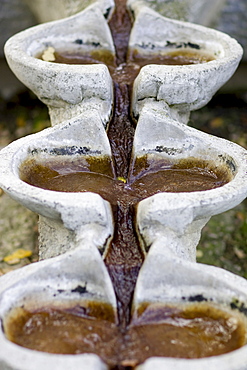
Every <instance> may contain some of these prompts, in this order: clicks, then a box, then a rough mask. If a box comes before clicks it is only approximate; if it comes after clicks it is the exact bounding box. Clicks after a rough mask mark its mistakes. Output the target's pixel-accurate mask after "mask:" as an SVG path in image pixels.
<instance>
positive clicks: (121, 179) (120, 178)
mask: <svg viewBox="0 0 247 370" xmlns="http://www.w3.org/2000/svg"><path fill="white" fill-rule="evenodd" d="M117 180H119V181H122V182H124V183H125V184H126V182H127V180H126V179H125V178H124V177H122V176H118V178H117Z"/></svg>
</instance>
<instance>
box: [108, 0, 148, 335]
mask: <svg viewBox="0 0 247 370" xmlns="http://www.w3.org/2000/svg"><path fill="white" fill-rule="evenodd" d="M115 5H116V8H115V12H114V14H113V16H112V18H111V20H110V22H109V26H110V29H111V32H112V37H113V40H114V44H115V49H116V63H117V68H116V69H115V70H114V73H113V75H112V77H113V81H114V90H115V91H114V96H115V101H114V113H113V118H112V120H111V122H110V125H109V128H108V138H109V141H110V145H111V148H112V153H113V158H114V160H115V171H116V176H117V177H118V178H119V179H122V180H123V181H125V179H127V177H128V170H129V164H130V158H131V150H132V144H133V137H134V131H135V127H134V122H133V121H132V119H131V116H130V95H131V89H132V83H133V80H134V77H135V76H133V71H131V72H132V73H128V66H127V65H126V60H127V51H128V41H129V35H130V30H131V20H130V16H129V14H128V11H127V8H126V0H115ZM136 72H137V71H136ZM134 74H135V73H134ZM130 75H131V76H130ZM133 213H134V212H133V205H132V204H131V203H128V202H126V201H123V200H121V199H120V200H119V201H118V202H117V206H116V207H115V208H114V216H115V217H114V218H115V232H114V236H113V240H112V243H111V247H110V250H109V252H108V255H107V256H106V259H105V263H106V266H107V269H108V271H109V274H110V276H111V279H112V282H113V285H114V289H115V293H116V297H117V302H118V315H119V325H120V327H121V328H122V329H123V330H124V328H126V326H127V325H128V323H129V321H130V310H131V301H132V296H133V292H134V288H135V284H136V279H137V276H138V272H139V270H140V267H141V264H142V261H143V255H142V253H141V250H140V247H139V244H138V239H137V236H136V234H135V230H134V225H133V222H134V218H133Z"/></svg>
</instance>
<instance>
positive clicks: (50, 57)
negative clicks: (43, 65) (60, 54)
mask: <svg viewBox="0 0 247 370" xmlns="http://www.w3.org/2000/svg"><path fill="white" fill-rule="evenodd" d="M54 53H55V49H54V48H53V47H52V46H49V47H48V48H47V49H46V50H45V51H44V53H43V54H42V59H43V60H44V61H45V62H54V60H55V59H56V58H55V55H54Z"/></svg>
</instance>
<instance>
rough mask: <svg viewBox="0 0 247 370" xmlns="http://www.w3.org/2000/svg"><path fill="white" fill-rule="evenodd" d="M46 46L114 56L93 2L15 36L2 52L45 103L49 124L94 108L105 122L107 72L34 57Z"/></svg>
mask: <svg viewBox="0 0 247 370" xmlns="http://www.w3.org/2000/svg"><path fill="white" fill-rule="evenodd" d="M49 46H52V47H54V48H55V49H56V50H60V51H64V50H66V49H67V50H68V51H70V52H72V53H80V52H85V51H87V52H88V53H90V51H92V50H97V51H99V50H107V51H109V52H111V53H112V54H113V55H114V53H115V51H114V45H113V41H112V38H111V34H110V31H109V28H108V25H107V21H106V19H105V18H104V16H103V14H102V12H101V10H100V8H99V7H98V5H97V3H95V4H93V5H91V6H89V7H87V8H86V9H85V10H83V11H82V12H80V13H78V14H76V15H74V16H71V17H69V18H66V19H63V20H58V21H54V22H49V23H46V24H41V25H38V26H35V27H32V28H30V29H27V30H25V31H23V32H20V33H19V34H17V35H15V36H13V37H12V38H11V39H9V40H8V41H7V43H6V45H5V54H6V58H7V61H8V63H9V66H10V68H11V69H12V70H13V72H14V73H15V74H16V76H17V78H18V79H19V80H20V81H22V82H23V83H24V85H26V86H27V87H28V88H29V89H30V90H32V91H33V92H34V93H35V94H36V95H37V96H38V98H39V99H40V100H41V101H42V102H43V103H45V104H47V105H48V107H49V112H50V115H51V122H52V125H54V124H57V123H60V122H62V121H64V120H66V119H69V118H72V117H74V116H76V115H78V114H79V113H81V112H82V111H85V110H86V109H88V110H90V109H93V110H99V111H100V112H101V117H102V120H103V122H104V124H106V123H107V122H108V121H109V117H110V115H111V110H112V100H113V86H112V80H111V77H110V74H109V71H108V68H107V67H106V66H105V65H103V64H96V65H70V66H69V68H68V65H66V64H57V63H50V62H46V61H43V60H41V59H39V58H37V57H38V56H40V54H41V53H42V52H43V51H44V50H45V49H47V48H48V47H49ZM82 105H83V107H82Z"/></svg>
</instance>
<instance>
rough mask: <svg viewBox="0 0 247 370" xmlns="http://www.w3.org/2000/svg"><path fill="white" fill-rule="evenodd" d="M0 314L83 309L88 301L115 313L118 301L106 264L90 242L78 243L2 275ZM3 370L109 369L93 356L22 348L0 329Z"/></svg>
mask: <svg viewBox="0 0 247 370" xmlns="http://www.w3.org/2000/svg"><path fill="white" fill-rule="evenodd" d="M0 281H1V292H0V302H1V303H0V317H1V319H2V320H3V321H4V320H5V317H7V316H8V314H9V313H10V312H11V311H12V310H13V309H16V308H18V307H22V308H24V309H25V308H26V309H31V310H32V309H37V308H41V309H42V308H43V307H48V306H49V307H53V308H54V309H58V308H60V309H63V308H68V307H75V306H76V305H79V306H84V307H87V303H88V302H89V301H93V302H95V301H96V302H102V303H107V304H108V305H110V306H111V307H112V310H113V314H114V315H115V317H116V299H115V293H114V290H113V287H112V284H111V280H110V277H109V275H108V273H107V270H106V267H105V265H104V263H103V261H102V259H101V256H100V254H99V252H98V250H97V249H96V248H95V246H94V245H92V244H90V242H89V241H88V242H87V245H83V244H82V245H79V246H78V249H77V250H75V251H73V252H68V253H66V254H64V255H62V256H59V257H55V258H53V259H48V260H46V261H42V262H37V263H34V264H32V265H29V266H25V267H24V268H23V269H20V270H18V271H13V272H11V273H9V274H6V275H4V276H2V277H1V279H0ZM0 343H1V349H0V366H1V368H3V369H5V368H6V369H7V368H8V369H15V370H17V369H18V370H31V369H33V368H34V367H33V366H34V363H35V369H40V370H41V369H44V368H46V369H49V370H52V369H57V370H58V369H59V370H61V369H77V368H83V367H86V368H87V369H92V370H93V369H100V370H101V369H102V370H103V369H104V370H105V369H107V366H106V365H105V364H104V363H103V362H102V361H101V359H100V358H99V357H98V356H96V355H94V354H81V355H58V354H48V353H44V352H38V351H34V350H30V349H27V348H24V347H20V346H18V345H16V344H14V343H12V342H10V341H9V340H7V339H6V337H5V335H4V333H3V329H1V330H0Z"/></svg>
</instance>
